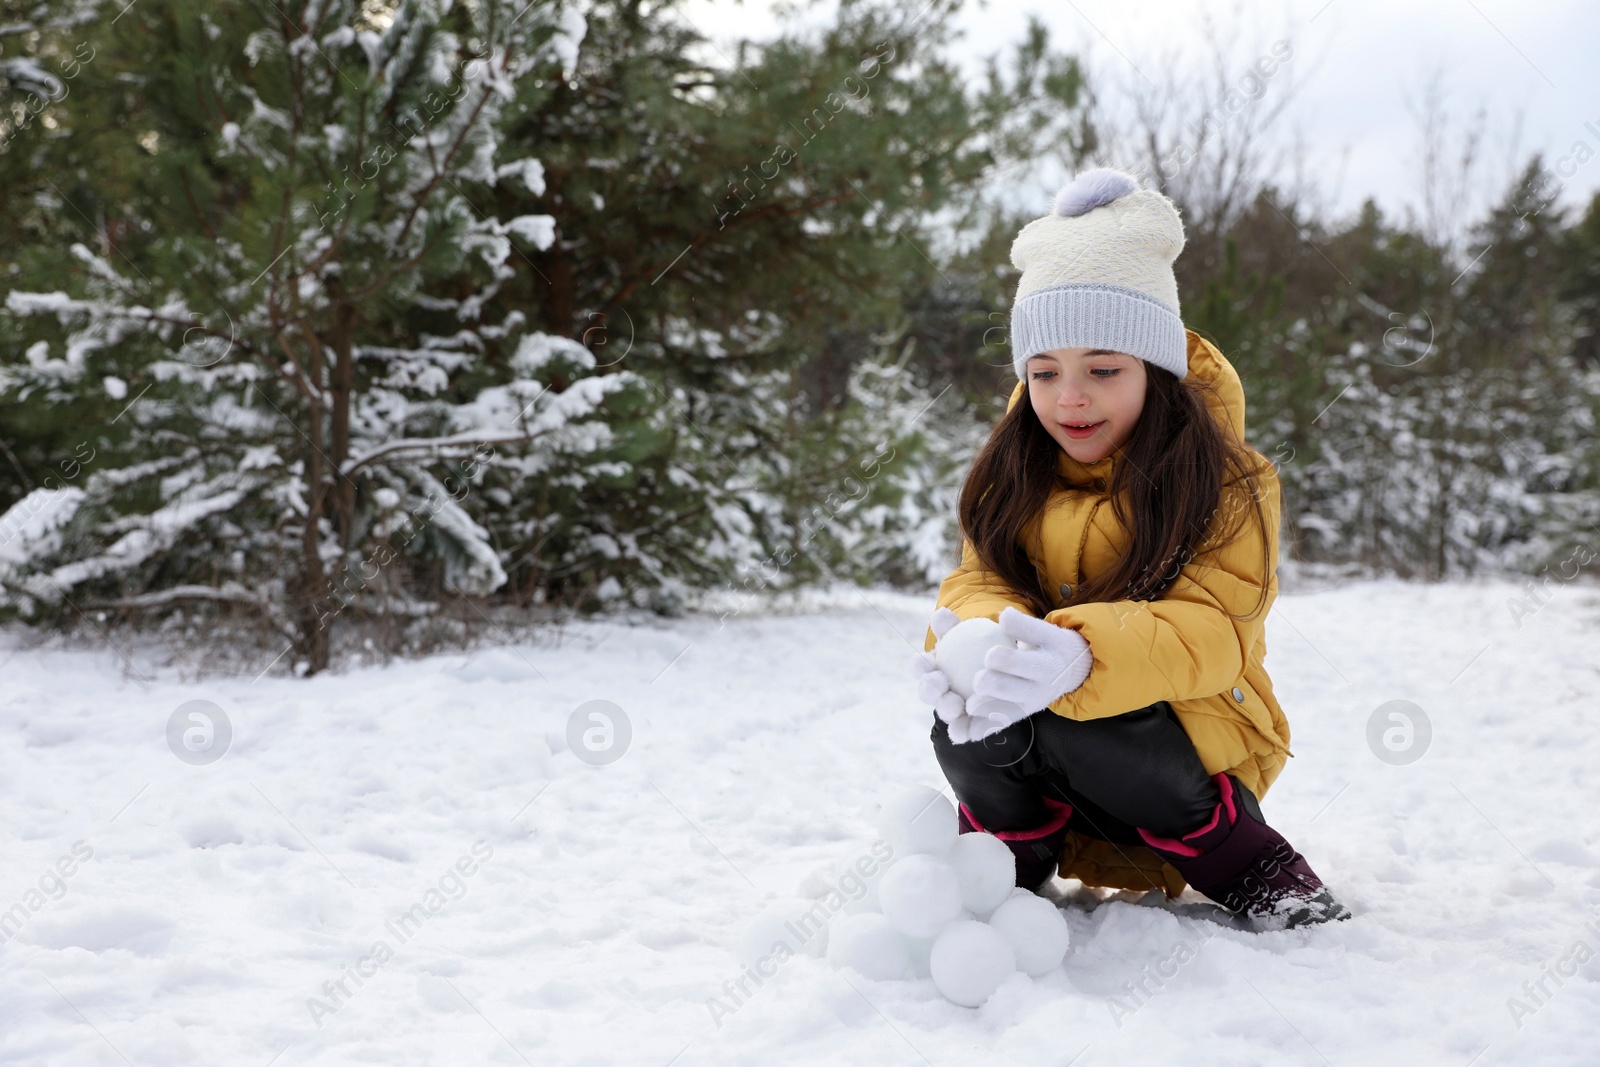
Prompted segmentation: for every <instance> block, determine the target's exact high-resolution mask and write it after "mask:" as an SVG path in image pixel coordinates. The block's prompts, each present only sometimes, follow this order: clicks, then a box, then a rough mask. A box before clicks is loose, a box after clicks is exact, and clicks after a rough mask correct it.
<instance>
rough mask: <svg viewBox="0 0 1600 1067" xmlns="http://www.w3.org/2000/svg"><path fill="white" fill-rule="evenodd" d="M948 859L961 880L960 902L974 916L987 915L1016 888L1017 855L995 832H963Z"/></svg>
mask: <svg viewBox="0 0 1600 1067" xmlns="http://www.w3.org/2000/svg"><path fill="white" fill-rule="evenodd" d="M946 860H947V862H948V863H949V864H950V866H951V867H952V868H954V869H955V872H956V877H957V878H958V879H959V880H960V882H961V903H962V904H963V905H964V906H965V907H966V908H967V909H968V910H969V911H971V912H972V913H973V914H974V915H988V914H989V913H990V912H991V911H993V910H994V909H996V908H998V907H999V906H1000V905H1001V904H1003V903H1005V901H1006V898H1007V897H1009V896H1011V891H1012V890H1013V889H1016V888H1017V857H1016V855H1015V854H1013V853H1012V851H1011V850H1010V849H1009V848H1007V847H1006V843H1005V842H1004V841H1002V840H1000V839H999V838H998V837H995V836H994V835H993V834H985V833H971V834H962V835H961V836H960V837H958V838H956V843H955V844H954V845H952V846H951V847H950V854H949V856H947V857H946Z"/></svg>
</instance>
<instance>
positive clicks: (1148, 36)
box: [682, 0, 1600, 217]
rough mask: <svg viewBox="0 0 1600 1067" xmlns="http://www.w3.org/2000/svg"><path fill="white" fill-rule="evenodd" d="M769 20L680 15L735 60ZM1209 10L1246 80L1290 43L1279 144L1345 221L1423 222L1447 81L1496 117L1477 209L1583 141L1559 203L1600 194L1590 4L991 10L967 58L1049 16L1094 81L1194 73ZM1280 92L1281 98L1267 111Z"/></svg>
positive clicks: (733, 8)
mask: <svg viewBox="0 0 1600 1067" xmlns="http://www.w3.org/2000/svg"><path fill="white" fill-rule="evenodd" d="M908 6H909V5H908ZM773 7H774V5H773V3H772V0H688V2H687V4H686V6H685V7H684V8H683V9H682V11H683V13H684V15H685V17H687V18H688V19H689V20H690V21H691V22H693V23H694V25H695V26H696V27H698V28H699V29H700V30H701V31H702V32H703V33H706V34H708V35H709V36H710V37H711V38H712V39H713V40H714V41H716V42H718V43H719V44H725V43H726V42H728V41H731V40H733V39H735V38H737V37H739V36H751V37H756V38H761V37H767V36H771V35H772V34H773V33H774V32H775V30H776V28H777V26H778V25H779V23H778V20H777V18H776V16H775V15H774V14H773ZM1205 10H1209V11H1211V12H1212V14H1213V17H1214V18H1217V19H1218V20H1220V21H1222V22H1223V23H1224V24H1225V25H1228V26H1229V27H1230V28H1233V29H1236V30H1237V34H1238V37H1239V39H1240V41H1241V42H1248V45H1246V44H1241V48H1242V51H1241V55H1242V56H1243V58H1242V60H1241V61H1240V66H1241V70H1242V69H1243V68H1244V67H1245V66H1247V65H1248V63H1249V60H1250V59H1251V58H1253V57H1254V56H1256V55H1258V54H1261V53H1263V52H1264V51H1265V50H1266V48H1267V46H1268V45H1270V43H1271V42H1272V41H1274V40H1276V39H1279V38H1287V39H1289V40H1290V41H1291V43H1292V45H1293V49H1294V59H1293V60H1292V61H1291V62H1292V64H1293V70H1292V78H1293V83H1295V84H1296V90H1295V91H1296V93H1297V96H1296V97H1295V99H1294V101H1293V102H1292V104H1291V105H1290V106H1289V107H1288V109H1287V110H1286V111H1285V112H1284V114H1283V115H1282V117H1281V118H1280V120H1279V122H1278V124H1277V126H1276V127H1275V130H1276V132H1277V134H1278V135H1279V136H1280V137H1281V138H1282V139H1283V142H1284V143H1287V142H1288V141H1290V140H1291V139H1293V138H1294V137H1295V136H1296V134H1298V136H1299V138H1300V140H1301V141H1302V142H1303V144H1304V146H1305V150H1306V156H1307V163H1308V165H1309V174H1308V176H1309V177H1310V178H1311V179H1312V181H1313V184H1315V185H1316V186H1317V187H1318V188H1320V190H1321V192H1322V194H1323V196H1324V197H1325V199H1326V200H1327V202H1328V203H1330V204H1331V205H1332V206H1333V208H1334V209H1335V210H1337V211H1338V212H1340V213H1345V212H1350V211H1353V210H1355V209H1356V208H1357V207H1358V206H1359V205H1360V203H1361V201H1362V200H1363V199H1365V198H1366V197H1368V196H1371V197H1372V198H1373V199H1374V200H1376V201H1377V202H1378V204H1379V205H1380V206H1381V207H1382V208H1383V209H1384V211H1385V212H1386V213H1387V214H1389V215H1390V216H1391V217H1395V216H1397V215H1400V214H1401V213H1403V212H1404V210H1405V209H1407V208H1408V207H1411V208H1418V209H1419V210H1420V202H1421V200H1420V190H1421V185H1422V182H1421V165H1420V161H1419V158H1420V152H1419V148H1420V144H1421V135H1420V127H1419V125H1418V122H1417V120H1416V118H1415V117H1414V115H1413V113H1412V112H1411V111H1408V108H1407V101H1408V99H1409V100H1411V101H1413V102H1415V101H1417V100H1419V99H1420V98H1421V95H1422V90H1423V87H1424V85H1425V83H1426V82H1427V81H1428V79H1429V76H1430V74H1432V73H1433V72H1435V71H1437V72H1438V74H1439V76H1440V79H1441V86H1442V89H1443V98H1444V103H1445V106H1446V108H1447V110H1448V111H1449V113H1450V114H1451V116H1452V118H1453V120H1454V121H1453V128H1454V129H1456V130H1460V129H1462V128H1464V127H1465V126H1466V124H1467V120H1468V119H1469V118H1470V117H1471V115H1472V114H1473V113H1474V112H1476V111H1477V110H1478V108H1479V107H1480V106H1481V107H1483V108H1485V109H1486V131H1485V132H1486V138H1485V144H1484V155H1483V159H1482V164H1481V167H1480V169H1479V171H1478V172H1477V182H1478V188H1479V190H1480V192H1479V195H1478V197H1477V200H1478V201H1479V202H1481V201H1482V200H1484V199H1486V198H1488V197H1490V196H1494V197H1498V196H1499V195H1500V194H1501V193H1502V192H1503V190H1504V189H1505V187H1506V185H1507V184H1508V183H1509V181H1510V177H1511V175H1512V174H1513V173H1514V171H1515V170H1517V169H1520V164H1522V163H1524V162H1525V161H1526V160H1527V158H1528V156H1529V155H1530V154H1531V153H1532V152H1533V151H1535V150H1543V151H1544V153H1545V162H1546V165H1547V166H1549V167H1552V168H1553V167H1555V165H1556V164H1557V163H1558V162H1559V161H1560V160H1561V159H1562V158H1563V157H1567V156H1570V155H1571V154H1572V153H1573V150H1574V145H1575V143H1576V142H1579V141H1583V142H1585V143H1586V144H1587V146H1588V149H1589V150H1590V151H1592V152H1595V153H1597V158H1594V159H1591V160H1589V161H1587V162H1586V163H1583V164H1582V165H1580V166H1577V168H1576V172H1575V173H1573V174H1572V176H1571V177H1570V179H1568V180H1566V182H1565V185H1564V187H1563V189H1562V191H1561V195H1560V197H1559V202H1560V203H1563V204H1567V205H1573V206H1577V207H1581V206H1582V205H1584V204H1586V203H1587V202H1588V199H1589V197H1590V196H1591V195H1593V193H1594V192H1595V190H1596V189H1600V63H1597V62H1596V48H1597V46H1600V6H1597V5H1596V4H1595V3H1594V0H1387V2H1383V0H1239V2H1238V3H1234V4H1220V3H1216V2H1210V3H1200V2H1194V0H1188V2H1185V0H1148V2H1138V3H1130V2H1127V0H1121V2H1117V0H1059V2H1051V3H1044V2H1041V0H990V2H988V3H982V4H980V3H976V2H974V3H969V5H968V6H967V7H966V8H965V9H964V10H963V12H962V13H961V14H960V15H958V16H957V19H956V25H958V26H959V27H961V29H962V31H963V38H962V39H961V40H960V41H959V42H958V43H957V44H956V45H955V49H956V54H957V55H958V56H960V57H961V58H962V59H963V60H964V61H966V62H969V63H972V64H973V65H974V68H975V65H976V62H977V60H978V59H979V58H980V57H982V56H984V55H988V54H990V53H993V52H996V51H1001V50H1008V49H1009V47H1010V45H1011V44H1012V43H1013V42H1015V41H1016V40H1018V39H1019V38H1020V36H1021V34H1022V31H1023V29H1024V27H1025V25H1026V21H1027V17H1028V15H1029V14H1030V13H1037V14H1038V15H1040V17H1041V18H1043V20H1044V21H1045V23H1046V25H1047V26H1049V28H1050V30H1051V36H1052V40H1053V41H1054V42H1055V43H1056V45H1057V47H1058V48H1061V49H1066V50H1069V51H1072V52H1074V53H1076V54H1078V55H1079V56H1080V57H1082V58H1084V59H1085V61H1086V62H1087V63H1088V65H1089V67H1090V70H1091V73H1093V72H1104V74H1105V75H1106V77H1107V78H1112V77H1117V76H1125V77H1139V76H1140V75H1138V74H1135V73H1134V69H1135V68H1138V69H1139V70H1141V71H1145V72H1147V73H1154V74H1156V75H1158V74H1159V71H1160V70H1161V68H1162V64H1163V62H1164V60H1163V58H1162V57H1163V56H1165V55H1169V54H1171V53H1172V52H1173V50H1176V51H1177V52H1178V54H1179V55H1180V57H1181V58H1182V59H1188V60H1199V59H1201V58H1202V57H1203V55H1204V52H1203V46H1202V43H1201V41H1200V40H1199V38H1198V28H1199V25H1200V15H1201V13H1202V12H1203V11H1205ZM808 21H814V20H808ZM729 54H730V55H731V54H732V52H731V50H729ZM1096 84H1100V83H1099V82H1097V83H1096ZM1276 90H1277V87H1276V85H1274V84H1269V87H1268V89H1267V93H1266V95H1264V96H1263V97H1262V99H1261V101H1260V102H1259V103H1258V105H1257V106H1264V105H1265V103H1266V100H1267V97H1268V96H1270V95H1271V93H1272V92H1274V91H1276ZM1586 123H1592V124H1593V125H1592V128H1587V127H1586ZM1519 125H1520V132H1519ZM1043 204H1044V201H1043V200H1042V199H1041V200H1040V206H1041V208H1042V207H1043Z"/></svg>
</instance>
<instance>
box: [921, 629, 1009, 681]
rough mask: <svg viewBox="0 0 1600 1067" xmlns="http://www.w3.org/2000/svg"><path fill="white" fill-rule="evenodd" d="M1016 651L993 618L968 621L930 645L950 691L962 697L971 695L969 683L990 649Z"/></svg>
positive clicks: (981, 665) (980, 667)
mask: <svg viewBox="0 0 1600 1067" xmlns="http://www.w3.org/2000/svg"><path fill="white" fill-rule="evenodd" d="M1000 645H1004V646H1006V647H1007V648H1015V647H1016V646H1015V645H1013V644H1012V643H1011V639H1010V638H1009V637H1007V636H1006V635H1005V633H1004V632H1002V631H1001V629H1000V624H999V623H997V622H995V621H994V620H993V619H968V620H967V621H966V622H961V623H957V624H956V625H955V626H952V627H951V628H950V629H949V630H948V631H947V632H946V633H945V635H944V636H943V637H941V638H939V643H938V644H936V645H934V646H933V658H934V659H935V661H937V662H938V664H939V669H940V670H941V671H943V672H944V676H945V677H946V678H948V679H950V688H951V689H953V690H954V691H955V692H957V693H959V694H961V695H962V696H963V697H970V696H971V695H972V680H973V678H974V676H975V675H977V673H978V672H979V671H980V670H982V669H983V657H984V656H985V655H987V654H988V652H989V650H990V649H991V648H995V647H997V646H1000Z"/></svg>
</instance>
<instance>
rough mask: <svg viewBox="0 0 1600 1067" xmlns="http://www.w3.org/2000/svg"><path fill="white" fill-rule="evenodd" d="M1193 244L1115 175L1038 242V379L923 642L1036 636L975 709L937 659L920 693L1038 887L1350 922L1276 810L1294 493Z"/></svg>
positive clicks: (1020, 263)
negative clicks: (1267, 630)
mask: <svg viewBox="0 0 1600 1067" xmlns="http://www.w3.org/2000/svg"><path fill="white" fill-rule="evenodd" d="M1183 245H1184V233H1183V223H1182V221H1181V220H1180V218H1179V217H1178V212H1177V209H1176V208H1175V207H1174V206H1173V204H1172V202H1171V201H1170V200H1168V199H1167V198H1166V197H1165V196H1163V195H1162V194H1161V193H1159V192H1157V191H1155V190H1150V189H1142V188H1140V187H1139V184H1138V182H1137V181H1135V180H1134V179H1133V177H1132V176H1130V175H1128V174H1125V173H1123V172H1121V171H1117V170H1111V169H1108V168H1099V169H1095V170H1090V171H1086V172H1084V173H1083V174H1080V175H1079V176H1078V177H1077V178H1076V179H1075V180H1074V181H1072V182H1071V183H1070V184H1068V185H1067V186H1066V187H1065V188H1063V189H1062V190H1061V191H1060V192H1059V193H1058V194H1057V195H1056V199H1055V204H1054V210H1053V211H1052V213H1051V214H1049V215H1046V216H1045V217H1044V218H1041V219H1036V220H1035V221H1033V222H1031V223H1029V224H1028V225H1027V226H1026V227H1024V228H1023V230H1022V232H1021V233H1020V234H1018V235H1017V239H1016V241H1015V243H1013V245H1012V247H1011V261H1012V264H1013V265H1014V266H1015V267H1017V269H1019V270H1020V271H1022V277H1021V280H1020V282H1019V283H1018V286H1017V295H1016V300H1015V301H1014V303H1013V305H1012V312H1011V345H1012V355H1013V366H1014V368H1015V370H1016V373H1017V377H1018V379H1019V382H1018V384H1017V386H1016V388H1015V389H1014V390H1013V392H1012V394H1011V399H1010V403H1009V404H1008V406H1007V409H1006V414H1005V417H1004V418H1003V419H1001V421H1000V423H999V425H997V426H996V427H995V429H994V430H993V431H992V432H991V434H990V436H989V440H988V443H987V444H985V446H984V448H983V450H982V451H981V452H980V453H979V455H978V457H977V459H976V460H975V461H974V463H973V465H972V469H971V471H970V472H969V473H968V475H967V479H966V482H965V484H964V485H963V487H962V491H961V499H960V520H961V529H962V533H963V540H962V550H961V565H960V566H959V567H957V568H956V569H955V570H954V571H952V572H951V574H950V576H949V577H947V578H946V579H945V580H944V583H943V584H942V585H941V586H940V587H939V602H938V608H937V610H936V611H935V612H934V616H933V620H932V625H931V627H930V629H929V632H928V634H927V638H926V642H925V648H926V649H928V650H931V649H932V648H933V647H934V645H935V644H936V642H937V641H938V639H939V638H940V637H942V636H943V635H944V634H945V633H946V632H948V630H949V629H950V627H952V626H954V625H955V624H956V623H957V622H959V621H962V620H965V619H974V618H989V619H994V620H996V621H997V622H999V624H1000V626H1001V628H1002V630H1003V631H1004V632H1005V634H1006V635H1007V636H1008V637H1010V638H1011V639H1013V641H1016V642H1022V643H1023V644H1021V645H1019V646H1017V647H1000V648H994V649H991V650H990V651H989V653H988V655H987V657H986V658H985V660H984V665H985V668H986V669H984V670H981V671H979V672H978V673H977V676H976V678H975V679H974V682H973V686H974V692H973V694H972V696H970V697H968V698H966V699H963V698H962V697H961V696H960V695H958V694H957V693H955V692H953V691H951V689H950V682H949V679H948V678H946V677H945V676H944V674H943V672H942V671H940V670H939V669H938V667H937V666H936V664H935V662H934V660H933V657H932V656H931V655H930V653H929V652H928V651H925V652H922V653H919V654H918V655H917V657H916V659H915V662H914V670H915V673H916V674H917V676H918V686H917V691H918V695H919V696H920V697H921V698H922V699H923V700H924V701H925V702H927V703H929V704H932V705H933V706H934V710H935V713H936V714H935V719H934V726H933V734H932V740H933V746H934V752H935V754H936V755H937V757H938V760H939V763H940V766H941V767H942V768H943V769H944V773H945V776H946V777H947V778H948V779H949V781H950V785H951V787H952V788H953V789H954V790H955V793H956V797H957V799H958V800H959V801H960V806H959V810H960V827H961V831H962V832H963V833H967V832H971V831H978V830H981V831H987V832H989V833H992V834H994V835H995V836H996V837H998V838H1000V839H1001V840H1003V841H1005V842H1006V844H1007V845H1008V846H1010V848H1011V850H1012V851H1013V852H1014V853H1015V854H1016V857H1017V884H1018V885H1020V886H1024V887H1026V888H1029V889H1035V888H1038V887H1039V886H1041V885H1042V884H1043V883H1044V882H1045V881H1046V880H1047V879H1048V878H1049V877H1050V875H1051V873H1052V872H1056V871H1059V873H1060V874H1061V875H1062V876H1063V877H1073V878H1077V879H1079V880H1080V881H1082V882H1083V883H1084V884H1086V885H1091V886H1111V887H1117V888H1125V889H1134V890H1148V889H1155V888H1160V889H1162V890H1164V891H1165V893H1166V895H1167V896H1168V897H1175V896H1177V895H1178V894H1179V893H1180V892H1182V890H1183V887H1184V885H1185V883H1187V884H1190V885H1193V886H1194V887H1195V888H1196V889H1197V890H1199V891H1200V892H1201V893H1204V894H1205V895H1206V896H1208V897H1210V898H1211V899H1212V900H1215V901H1217V902H1218V903H1219V904H1222V905H1223V906H1224V907H1226V908H1228V909H1230V910H1232V911H1235V912H1239V913H1241V914H1242V915H1244V916H1245V918H1246V920H1247V921H1249V922H1251V923H1252V925H1254V926H1256V927H1257V928H1283V927H1289V926H1298V925H1302V924H1307V923H1317V922H1325V921H1328V920H1331V919H1344V918H1348V917H1349V914H1350V913H1349V911H1348V910H1347V909H1346V908H1345V907H1344V906H1343V905H1342V904H1341V903H1340V902H1339V901H1338V900H1337V899H1335V898H1334V896H1333V894H1332V893H1331V892H1330V891H1329V890H1328V889H1327V888H1326V887H1324V886H1323V884H1322V882H1321V880H1320V879H1318V878H1317V876H1316V874H1315V873H1314V872H1313V871H1312V869H1311V867H1310V865H1309V864H1308V863H1307V862H1306V860H1305V858H1304V857H1303V856H1301V855H1300V853H1298V852H1296V851H1295V850H1294V848H1293V847H1292V846H1290V845H1289V843H1288V842H1287V841H1285V840H1284V838H1283V837H1282V835H1280V834H1279V833H1278V832H1277V831H1276V830H1274V829H1272V828H1271V827H1270V826H1268V825H1267V824H1266V821H1265V820H1264V818H1263V817H1262V814H1261V808H1260V806H1259V804H1258V803H1257V799H1258V798H1259V797H1261V796H1264V795H1265V794H1266V791H1267V789H1268V788H1269V787H1270V786H1271V785H1272V782H1273V780H1274V779H1276V778H1277V776H1278V773H1279V772H1280V771H1281V770H1282V769H1283V765H1284V762H1285V759H1286V757H1287V756H1290V755H1293V753H1291V752H1290V751H1289V726H1288V723H1287V722H1286V721H1285V719H1284V716H1283V711H1282V709H1280V708H1279V706H1278V702H1277V699H1276V698H1275V697H1274V696H1273V692H1272V682H1271V679H1270V678H1268V677H1267V672H1266V669H1265V667H1264V666H1263V664H1262V661H1263V659H1264V657H1265V656H1266V645H1265V637H1264V623H1265V618H1266V613H1267V610H1268V609H1269V608H1270V607H1271V604H1272V601H1273V600H1274V599H1276V597H1277V591H1278V580H1277V575H1276V573H1275V571H1276V565H1277V558H1278V524H1279V514H1280V507H1281V504H1280V497H1279V485H1278V480H1277V476H1276V471H1275V469H1274V468H1273V466H1272V464H1271V463H1269V462H1268V461H1267V460H1266V459H1265V457H1263V456H1262V455H1261V454H1260V453H1258V452H1256V451H1255V450H1253V449H1251V448H1250V447H1249V446H1248V445H1246V444H1245V443H1244V390H1243V389H1242V387H1241V386H1240V384H1239V376H1238V374H1237V372H1235V370H1234V369H1233V367H1232V365H1231V364H1229V363H1228V361H1227V360H1226V359H1224V358H1223V357H1222V354H1221V353H1220V352H1218V351H1217V349H1216V348H1215V347H1213V346H1212V345H1211V344H1210V343H1208V342H1207V341H1205V340H1203V339H1202V338H1201V337H1199V335H1197V334H1195V333H1194V332H1193V331H1191V330H1186V329H1185V328H1184V326H1183V322H1182V320H1181V319H1180V318H1179V315H1178V287H1177V281H1176V279H1175V278H1174V276H1173V272H1172V262H1173V260H1174V259H1176V258H1177V256H1178V253H1179V252H1180V251H1182V249H1183ZM1024 393H1026V400H1027V402H1026V403H1022V402H1021V401H1022V400H1023V399H1024Z"/></svg>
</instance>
